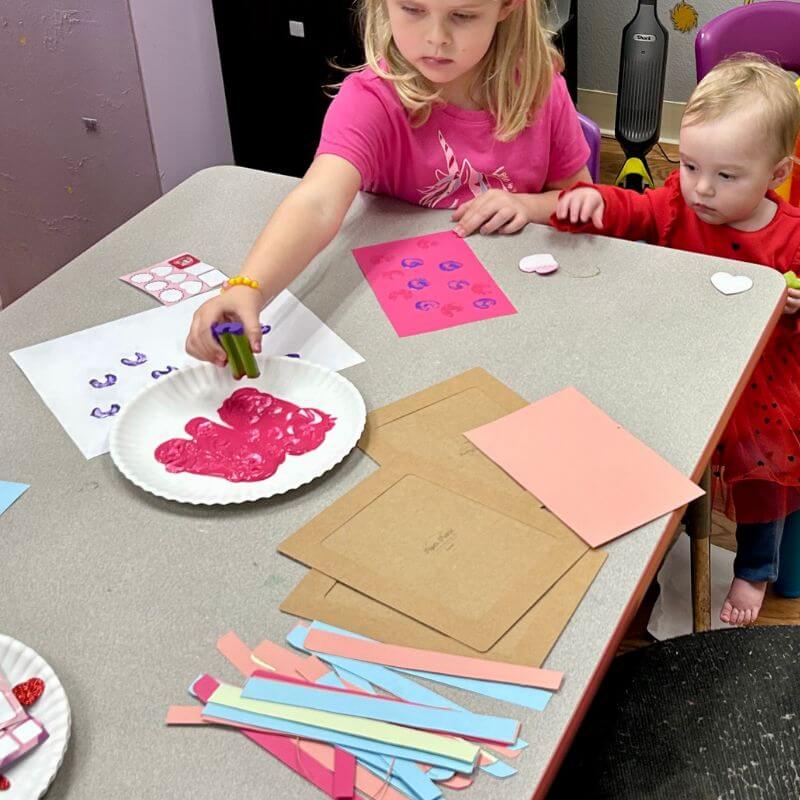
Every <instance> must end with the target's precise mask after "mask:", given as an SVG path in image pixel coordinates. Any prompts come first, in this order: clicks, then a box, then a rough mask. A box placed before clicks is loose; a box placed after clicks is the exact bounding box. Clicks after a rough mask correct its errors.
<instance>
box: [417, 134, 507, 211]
mask: <svg viewBox="0 0 800 800" xmlns="http://www.w3.org/2000/svg"><path fill="white" fill-rule="evenodd" d="M439 144H440V146H441V148H442V152H443V153H444V160H445V164H446V165H447V172H442V170H440V169H437V170H436V183H434V184H431V185H430V186H426V187H425V188H424V189H419V190H418V191H419V192H420V194H421V195H422V198H421V199H420V204H421V205H423V206H427V207H428V208H436V207H437V206H438V205H439V204H440V203H441V202H442V201H443V200H446V199H447V198H448V197H452V196H453V195H454V194H456V193H457V192H458V190H459V189H461V187H462V186H466V187H468V188H469V190H470V191H471V192H472V195H473V197H478V196H479V195H481V194H483V193H484V192H486V191H488V190H489V189H492V188H497V189H504V190H505V191H507V192H513V191H514V182H513V181H512V180H511V178H510V177H509V176H508V173H507V172H506V168H505V167H498V168H497V169H496V170H495V171H494V172H492V173H491V174H489V175H486V174H485V173H483V172H481V171H480V170H477V169H475V168H474V167H473V166H472V164H470V163H469V159H468V158H465V159H464V161H463V163H462V164H461V167H460V168H459V166H458V159H457V158H456V154H455V153H454V152H453V148H452V147H450V145H449V144H448V143H447V140H446V139H445V138H444V135H443V134H442V132H441V131H439ZM458 204H459V200H458V199H457V198H454V199H453V201H452V203H451V204H450V208H456V207H457V206H458Z"/></svg>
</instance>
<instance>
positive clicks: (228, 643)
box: [217, 631, 255, 676]
mask: <svg viewBox="0 0 800 800" xmlns="http://www.w3.org/2000/svg"><path fill="white" fill-rule="evenodd" d="M217 650H219V652H220V653H222V655H223V656H225V658H227V659H228V661H230V662H231V664H233V666H234V667H236V669H238V670H239V672H241V673H242V675H247V676H250V675H252V674H253V672H254V671H255V664H253V661H252V659H251V658H250V648H249V647H248V646H247V645H246V644H245V643H244V642H243V641H242V640H241V639H240V638H239V637H238V636H237V635H236V634H235V633H234V632H233V631H229V632H228V633H226V634H225V635H224V636H221V637H220V638H219V639H218V640H217Z"/></svg>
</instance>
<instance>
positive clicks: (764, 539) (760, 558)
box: [733, 511, 800, 583]
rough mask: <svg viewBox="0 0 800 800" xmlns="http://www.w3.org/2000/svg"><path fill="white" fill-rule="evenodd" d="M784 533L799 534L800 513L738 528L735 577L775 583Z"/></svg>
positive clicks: (740, 525)
mask: <svg viewBox="0 0 800 800" xmlns="http://www.w3.org/2000/svg"><path fill="white" fill-rule="evenodd" d="M784 533H786V534H788V535H792V536H797V535H800V511H795V512H794V513H792V514H789V516H788V517H783V518H782V519H776V520H775V521H774V522H757V523H753V524H747V525H742V524H739V525H737V526H736V545H737V547H736V558H735V559H734V562H733V574H734V575H735V576H736V577H737V578H742V579H744V580H746V581H769V582H770V583H773V582H774V581H776V580H777V579H778V567H779V561H780V558H779V556H780V550H781V539H782V538H783V535H784Z"/></svg>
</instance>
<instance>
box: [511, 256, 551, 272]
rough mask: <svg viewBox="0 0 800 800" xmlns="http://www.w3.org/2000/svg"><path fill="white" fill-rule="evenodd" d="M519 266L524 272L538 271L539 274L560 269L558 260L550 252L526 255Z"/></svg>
mask: <svg viewBox="0 0 800 800" xmlns="http://www.w3.org/2000/svg"><path fill="white" fill-rule="evenodd" d="M519 268H520V269H521V270H522V271H523V272H536V273H537V274H539V275H549V274H550V273H551V272H555V271H556V270H557V269H558V261H556V260H555V259H554V258H553V256H551V255H550V253H535V254H534V255H532V256H525V258H523V259H522V260H521V261H520V262H519Z"/></svg>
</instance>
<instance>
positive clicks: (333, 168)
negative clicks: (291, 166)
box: [186, 155, 361, 366]
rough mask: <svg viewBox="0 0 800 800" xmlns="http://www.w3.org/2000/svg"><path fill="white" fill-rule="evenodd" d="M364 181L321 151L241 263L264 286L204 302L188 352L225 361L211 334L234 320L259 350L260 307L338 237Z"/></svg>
mask: <svg viewBox="0 0 800 800" xmlns="http://www.w3.org/2000/svg"><path fill="white" fill-rule="evenodd" d="M360 185H361V175H360V173H359V172H358V170H357V169H356V168H355V167H354V166H353V165H352V164H350V163H349V162H348V161H345V160H344V159H343V158H340V157H339V156H335V155H321V156H318V157H317V158H316V159H315V160H314V163H313V164H312V165H311V167H310V168H309V170H308V172H306V174H305V177H304V178H303V180H302V181H301V182H300V183H299V184H298V186H296V187H295V188H294V189H293V190H292V191H291V192H290V193H289V195H288V196H287V197H286V199H285V200H284V201H283V202H282V203H281V204H280V206H278V208H277V210H276V211H275V213H274V214H273V215H272V217H271V219H270V220H269V222H268V223H267V224H266V226H265V227H264V230H263V231H262V232H261V234H260V235H259V237H258V239H256V241H255V244H253V247H252V248H251V250H250V253H249V254H248V256H247V258H246V259H245V261H244V264H243V265H242V268H241V270H240V273H241V274H242V275H246V276H247V277H249V278H253V279H254V280H257V281H258V282H259V284H260V288H259V289H258V290H255V289H252V288H249V287H247V286H232V287H231V288H229V289H228V290H227V291H225V292H223V293H221V294H220V295H219V296H217V297H213V298H212V299H211V300H208V301H206V302H205V303H203V305H202V306H200V308H198V309H197V311H196V312H195V314H194V317H193V319H192V325H191V328H190V330H189V336H188V338H187V340H186V351H187V352H188V353H189V355H192V356H194V357H195V358H199V359H201V360H203V361H211V362H212V363H215V364H219V365H220V366H221V365H223V364H224V363H225V351H224V350H223V349H222V348H221V347H220V346H219V344H218V343H217V342H216V341H215V339H214V337H213V336H212V335H211V325H212V324H213V323H215V322H220V321H232V320H235V321H238V322H241V323H242V324H243V325H244V329H245V332H246V333H247V336H248V338H249V339H250V345H251V347H252V348H253V352H256V353H258V352H260V351H261V326H260V324H259V321H258V315H259V312H260V311H261V309H262V308H263V307H264V306H265V305H266V304H267V303H268V302H269V301H270V300H271V299H272V298H273V297H275V296H276V295H277V294H278V293H279V292H281V291H282V290H283V289H285V288H286V287H287V286H288V285H289V284H290V283H291V282H292V281H293V280H294V279H295V278H296V277H297V276H298V275H299V274H300V273H301V272H302V271H303V270H304V269H305V268H306V266H308V263H309V262H310V261H311V260H312V259H313V258H314V256H316V255H317V253H319V252H320V251H321V250H323V249H324V248H325V247H326V246H327V244H328V243H329V242H330V241H331V240H332V239H333V238H334V236H336V234H337V233H338V231H339V228H340V227H341V225H342V221H343V220H344V217H345V215H346V214H347V210H348V209H349V208H350V205H351V204H352V202H353V199H354V198H355V196H356V194H357V193H358V189H359V186H360Z"/></svg>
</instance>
